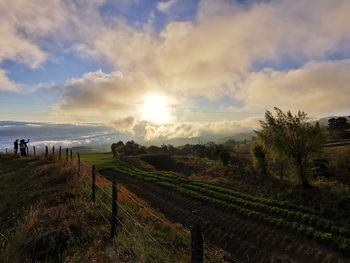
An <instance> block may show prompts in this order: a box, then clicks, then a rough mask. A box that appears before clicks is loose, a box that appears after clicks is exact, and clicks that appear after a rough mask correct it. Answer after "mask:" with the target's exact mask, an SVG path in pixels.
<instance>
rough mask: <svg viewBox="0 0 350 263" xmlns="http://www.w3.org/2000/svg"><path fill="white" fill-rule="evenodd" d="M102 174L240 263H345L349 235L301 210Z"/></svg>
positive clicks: (141, 176)
mask: <svg viewBox="0 0 350 263" xmlns="http://www.w3.org/2000/svg"><path fill="white" fill-rule="evenodd" d="M104 168H105V169H102V170H100V173H101V174H103V175H105V176H106V177H112V176H116V177H117V179H118V181H119V182H120V183H122V184H124V185H126V186H127V187H128V188H129V189H130V190H131V191H133V192H135V193H136V194H137V195H139V196H140V197H142V198H144V199H145V200H147V201H148V202H149V203H150V204H151V205H152V206H153V207H155V208H158V209H159V210H160V211H161V212H163V213H164V214H165V215H166V216H167V217H169V218H170V219H172V220H173V221H174V222H180V223H181V224H183V225H185V226H190V225H191V224H193V223H194V222H200V223H201V225H202V229H203V232H204V235H205V239H206V240H207V241H209V242H210V243H212V244H214V245H217V246H219V247H222V248H224V249H225V250H227V251H229V252H231V253H232V254H233V255H235V256H236V257H237V258H239V260H240V261H241V262H348V259H347V258H348V257H349V251H350V230H349V229H347V228H344V227H342V226H340V225H337V223H336V222H332V221H330V220H326V219H322V218H320V217H319V216H318V215H317V212H315V211H311V210H309V209H308V208H306V207H302V206H296V205H293V204H290V203H287V202H282V201H278V200H272V199H267V198H257V197H254V196H251V195H248V194H245V193H242V192H239V191H236V190H233V189H229V188H225V187H222V186H218V185H212V184H207V183H203V182H197V181H190V180H187V179H186V178H183V177H179V176H175V175H169V174H165V173H158V172H157V173H155V172H146V171H143V170H140V169H138V168H136V167H131V166H130V165H129V164H123V163H121V162H119V163H118V165H113V166H110V167H104Z"/></svg>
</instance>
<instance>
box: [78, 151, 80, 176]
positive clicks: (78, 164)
mask: <svg viewBox="0 0 350 263" xmlns="http://www.w3.org/2000/svg"><path fill="white" fill-rule="evenodd" d="M78 176H80V153H78Z"/></svg>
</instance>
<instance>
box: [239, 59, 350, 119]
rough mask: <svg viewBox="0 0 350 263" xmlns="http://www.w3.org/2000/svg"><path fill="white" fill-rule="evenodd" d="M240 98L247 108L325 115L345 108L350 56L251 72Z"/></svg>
mask: <svg viewBox="0 0 350 263" xmlns="http://www.w3.org/2000/svg"><path fill="white" fill-rule="evenodd" d="M243 86H244V89H242V99H243V100H244V101H245V108H246V109H249V110H265V109H271V108H272V107H274V106H278V107H281V108H284V109H292V110H294V111H297V110H298V109H303V110H305V111H306V112H309V113H311V114H313V115H314V116H317V115H320V114H321V115H324V116H326V115H327V114H329V113H330V112H333V111H334V110H336V111H338V112H344V113H346V112H348V111H349V101H350V60H344V61H329V62H318V63H317V62H314V63H309V64H306V65H305V66H304V67H303V68H300V69H295V70H288V71H276V70H272V69H267V70H264V71H261V72H258V73H253V74H251V75H250V77H249V78H248V79H247V81H246V82H245V83H244V85H243Z"/></svg>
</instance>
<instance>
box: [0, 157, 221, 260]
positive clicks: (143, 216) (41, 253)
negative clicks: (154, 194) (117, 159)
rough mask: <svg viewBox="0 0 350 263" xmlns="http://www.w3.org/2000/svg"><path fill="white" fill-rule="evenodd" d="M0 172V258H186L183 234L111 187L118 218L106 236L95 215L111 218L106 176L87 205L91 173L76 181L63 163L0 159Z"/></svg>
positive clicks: (212, 255)
mask: <svg viewBox="0 0 350 263" xmlns="http://www.w3.org/2000/svg"><path fill="white" fill-rule="evenodd" d="M89 157H90V158H92V157H93V156H89ZM84 160H86V159H84ZM95 161H96V162H95ZM94 163H96V164H97V167H98V168H107V167H109V166H110V165H112V160H111V159H110V158H108V155H103V154H100V155H98V160H96V159H94ZM0 169H1V171H2V173H1V175H0V180H1V181H2V184H1V185H0V190H1V191H0V194H1V196H0V197H1V200H2V201H1V202H0V209H1V214H0V231H1V233H2V235H1V237H2V239H1V240H2V247H1V248H0V259H1V260H0V261H1V262H11V263H12V262H14V263H16V262H190V241H189V235H188V231H187V230H185V229H183V228H181V226H177V225H173V224H172V223H171V222H169V221H167V220H166V218H164V217H162V215H160V214H158V213H157V212H156V211H153V210H152V209H151V208H150V207H149V206H148V205H147V204H146V203H144V202H143V201H142V200H139V199H137V197H136V196H134V195H133V194H132V193H130V192H128V191H127V189H121V190H122V191H121V192H118V200H119V201H120V205H121V206H120V207H119V209H118V210H119V213H118V219H119V220H120V222H121V223H119V224H118V235H117V237H116V238H114V239H112V240H110V239H109V233H110V226H109V225H108V223H106V222H105V220H104V218H103V217H102V216H101V214H103V215H104V217H106V218H107V220H108V219H109V217H110V207H111V201H110V198H109V197H108V196H107V195H106V194H104V192H107V194H110V183H109V182H108V181H106V180H104V179H103V178H99V177H98V178H97V183H98V185H99V187H101V188H102V189H103V191H104V192H102V191H101V190H99V189H100V188H99V189H98V191H97V202H96V204H93V203H91V202H90V189H89V179H90V178H88V177H85V175H82V176H81V177H80V178H79V177H78V176H77V175H76V174H75V171H74V170H72V169H71V167H69V166H65V165H63V166H59V165H58V164H57V163H56V162H53V161H50V160H40V159H31V158H27V159H17V158H13V157H5V156H0ZM131 198H132V199H136V200H138V202H139V203H142V206H139V205H137V204H136V203H134V202H132V201H131V200H132V199H131ZM19 208H20V209H19ZM121 208H123V209H121ZM150 213H151V214H157V215H158V217H160V218H163V220H164V221H165V223H164V222H162V221H159V220H158V219H156V218H155V217H153V216H150ZM134 220H136V221H137V222H138V224H135V222H134ZM121 224H123V226H122V225H121ZM174 229H176V230H177V231H174ZM205 255H206V262H223V260H222V259H221V258H222V255H223V252H222V251H220V250H217V249H207V250H206V253H205Z"/></svg>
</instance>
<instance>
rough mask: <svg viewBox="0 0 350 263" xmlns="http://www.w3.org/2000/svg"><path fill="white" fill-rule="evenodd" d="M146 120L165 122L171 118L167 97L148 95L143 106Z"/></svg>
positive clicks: (142, 111)
mask: <svg viewBox="0 0 350 263" xmlns="http://www.w3.org/2000/svg"><path fill="white" fill-rule="evenodd" d="M141 114H142V117H143V119H144V120H147V121H152V122H157V123H165V122H167V121H168V120H169V109H168V102H167V100H166V98H165V97H163V96H158V95H152V96H148V97H147V98H146V99H145V101H144V103H143V106H142V108H141Z"/></svg>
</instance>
